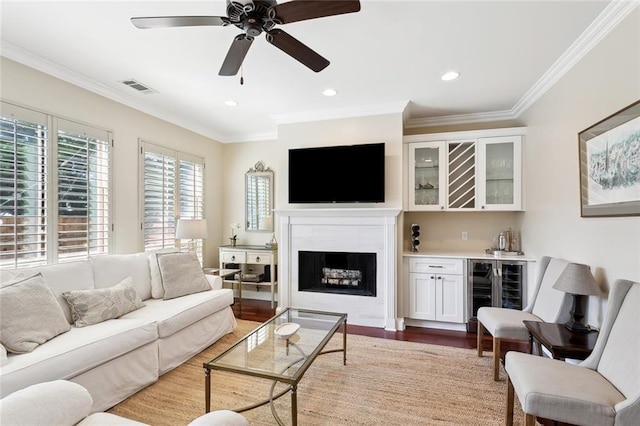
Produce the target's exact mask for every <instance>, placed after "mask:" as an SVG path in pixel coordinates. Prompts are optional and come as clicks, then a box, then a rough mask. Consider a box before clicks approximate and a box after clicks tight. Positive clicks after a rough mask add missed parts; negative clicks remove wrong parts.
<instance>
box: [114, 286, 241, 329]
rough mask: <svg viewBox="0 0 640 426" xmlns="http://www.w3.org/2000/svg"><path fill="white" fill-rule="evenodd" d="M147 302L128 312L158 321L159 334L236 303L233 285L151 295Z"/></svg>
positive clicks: (126, 316)
mask: <svg viewBox="0 0 640 426" xmlns="http://www.w3.org/2000/svg"><path fill="white" fill-rule="evenodd" d="M145 304H146V306H145V307H144V308H142V309H138V310H137V311H134V312H130V313H128V314H127V315H124V316H123V317H122V319H124V318H139V319H147V320H153V321H156V322H157V324H158V336H160V337H161V338H164V337H167V336H171V335H173V334H175V333H177V332H178V331H180V330H182V329H183V328H186V327H188V326H189V325H191V324H194V323H196V322H198V321H200V320H201V319H203V318H205V317H207V316H209V315H211V314H213V313H215V312H217V311H219V310H221V309H223V308H225V307H227V306H230V305H231V304H233V291H232V290H231V289H228V288H227V289H221V290H209V291H205V292H201V293H194V294H190V295H187V296H182V297H178V298H176V299H170V300H159V299H150V300H147V301H145Z"/></svg>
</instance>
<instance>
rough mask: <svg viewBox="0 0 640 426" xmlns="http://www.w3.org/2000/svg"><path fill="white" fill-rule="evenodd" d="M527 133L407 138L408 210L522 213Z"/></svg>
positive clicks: (498, 131)
mask: <svg viewBox="0 0 640 426" xmlns="http://www.w3.org/2000/svg"><path fill="white" fill-rule="evenodd" d="M524 133H525V129H524V128H520V127H517V128H506V129H493V130H481V131H469V132H454V133H434V134H424V135H411V136H405V137H404V142H405V147H406V148H405V158H406V164H405V170H406V172H407V173H406V175H405V176H406V182H407V185H406V186H407V191H406V197H405V201H406V203H405V204H406V205H405V208H406V210H408V211H496V210H503V211H519V210H523V206H522V143H523V136H524Z"/></svg>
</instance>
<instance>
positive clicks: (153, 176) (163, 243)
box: [143, 142, 177, 250]
mask: <svg viewBox="0 0 640 426" xmlns="http://www.w3.org/2000/svg"><path fill="white" fill-rule="evenodd" d="M143 155H144V159H143V162H144V164H143V170H144V172H143V173H144V177H143V180H144V183H143V185H144V200H143V203H144V208H143V210H144V219H143V228H144V248H145V250H157V249H162V248H169V247H175V233H176V230H175V226H176V201H175V198H176V178H177V176H176V172H177V170H176V158H175V154H174V152H173V151H171V150H167V149H164V148H162V147H159V146H155V145H152V144H149V143H146V142H145V143H143Z"/></svg>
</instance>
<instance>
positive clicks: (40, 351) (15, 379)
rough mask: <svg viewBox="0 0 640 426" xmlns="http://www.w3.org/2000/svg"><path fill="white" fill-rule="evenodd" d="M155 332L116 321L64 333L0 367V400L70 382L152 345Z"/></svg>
mask: <svg viewBox="0 0 640 426" xmlns="http://www.w3.org/2000/svg"><path fill="white" fill-rule="evenodd" d="M157 338H158V328H157V326H156V324H155V323H154V322H153V321H151V320H133V319H121V318H120V319H117V320H109V321H105V322H101V323H98V324H94V325H92V326H90V327H82V328H77V327H71V330H69V331H68V332H66V333H64V334H61V335H59V336H57V337H56V338H55V339H51V340H49V341H48V342H46V343H44V344H42V345H40V346H38V347H37V348H36V349H35V350H34V351H32V352H29V353H27V354H21V355H10V356H9V362H8V363H7V364H6V365H5V366H4V367H2V372H1V374H0V392H1V393H2V396H4V395H7V394H9V393H11V392H14V391H15V390H17V389H21V388H23V387H25V386H28V385H31V384H34V383H39V382H43V381H49V380H57V379H70V378H73V377H75V376H77V375H78V374H81V373H83V372H85V371H88V370H90V369H92V368H94V367H96V366H99V365H102V364H104V363H105V362H107V361H109V360H112V359H115V358H117V357H119V356H121V355H123V354H127V353H129V352H131V351H133V350H134V349H137V348H139V347H141V346H144V345H146V344H149V343H153V344H156V343H155V342H156V340H157Z"/></svg>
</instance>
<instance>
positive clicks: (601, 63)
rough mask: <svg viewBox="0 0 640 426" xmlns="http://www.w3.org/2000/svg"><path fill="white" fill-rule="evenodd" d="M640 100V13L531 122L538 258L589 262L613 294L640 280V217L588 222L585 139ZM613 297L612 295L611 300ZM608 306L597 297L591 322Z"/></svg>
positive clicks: (531, 204)
mask: <svg viewBox="0 0 640 426" xmlns="http://www.w3.org/2000/svg"><path fill="white" fill-rule="evenodd" d="M638 99H640V10H636V11H635V12H633V13H632V14H631V15H629V16H628V17H627V18H626V19H625V20H624V21H623V22H622V23H621V24H620V25H619V26H618V27H617V28H615V29H614V30H613V31H612V32H611V33H610V34H609V35H608V36H607V37H606V38H605V39H604V40H603V41H602V42H601V43H600V44H599V45H597V46H596V47H595V48H594V49H593V50H592V51H591V52H590V53H589V54H588V55H587V56H586V57H585V58H583V59H582V60H581V61H580V62H579V63H578V64H577V65H576V66H575V67H574V68H573V69H572V70H571V71H570V72H568V73H567V74H566V75H565V76H564V77H563V78H562V79H561V80H560V81H559V82H558V83H557V84H556V85H555V86H554V87H553V88H551V90H549V91H548V92H547V93H546V94H545V95H544V96H543V97H542V98H541V99H540V100H539V101H538V102H536V103H535V104H534V105H533V107H531V108H530V109H529V110H528V111H527V112H526V113H525V114H524V116H523V121H524V123H525V124H526V126H527V128H528V129H527V143H526V146H525V159H526V169H525V170H526V176H525V182H526V189H527V190H526V205H527V211H526V213H525V214H524V215H523V216H522V220H521V228H522V233H523V234H524V235H527V236H529V237H528V238H527V239H528V241H529V247H530V251H531V253H535V254H537V255H542V254H548V255H553V256H558V257H562V258H565V259H567V260H570V261H575V262H580V263H586V264H588V265H590V266H591V268H592V271H593V272H595V275H596V278H597V279H598V280H599V281H600V282H601V283H602V285H603V287H604V288H606V289H608V288H609V287H610V286H611V285H612V284H613V282H614V281H615V280H616V279H619V278H626V279H631V280H635V281H640V217H620V218H581V217H580V194H579V175H578V173H579V172H578V168H579V167H578V138H577V134H578V133H579V132H580V131H582V130H584V129H586V128H588V127H589V126H591V125H593V124H595V123H596V122H598V121H600V120H602V119H603V118H605V117H607V116H609V115H610V114H612V113H614V112H616V111H618V110H619V109H621V108H624V107H625V106H627V105H629V104H631V103H632V102H635V101H637V100H638ZM605 297H606V296H605ZM603 306H604V301H603V300H602V299H600V300H597V299H595V298H591V300H590V305H589V317H588V319H589V322H590V323H592V324H594V323H599V322H600V320H601V318H602V313H603Z"/></svg>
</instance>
